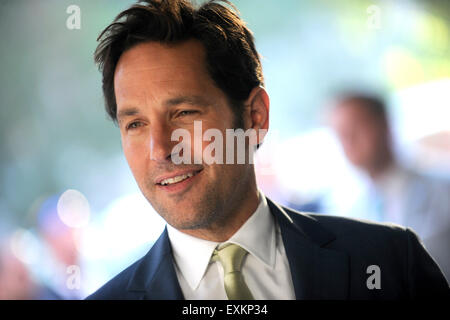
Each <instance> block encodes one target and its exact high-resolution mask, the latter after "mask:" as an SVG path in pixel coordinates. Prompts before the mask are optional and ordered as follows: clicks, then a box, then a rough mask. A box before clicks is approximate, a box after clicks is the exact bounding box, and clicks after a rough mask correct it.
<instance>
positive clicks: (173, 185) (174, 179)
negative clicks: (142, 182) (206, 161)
mask: <svg viewBox="0 0 450 320" xmlns="http://www.w3.org/2000/svg"><path fill="white" fill-rule="evenodd" d="M202 171H203V169H200V170H190V171H185V172H180V173H175V174H173V175H171V176H169V177H163V178H159V179H157V182H156V185H157V186H158V187H159V188H161V189H163V190H165V191H180V190H182V189H184V188H186V187H188V186H189V185H191V183H192V182H193V181H194V180H195V178H196V176H197V175H198V174H199V173H200V172H202Z"/></svg>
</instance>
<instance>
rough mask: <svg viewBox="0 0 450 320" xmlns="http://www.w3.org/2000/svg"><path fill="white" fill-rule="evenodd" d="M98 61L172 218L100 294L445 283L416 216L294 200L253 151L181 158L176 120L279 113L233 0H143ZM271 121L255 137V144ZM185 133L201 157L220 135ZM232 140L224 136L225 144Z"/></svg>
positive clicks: (134, 161)
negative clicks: (377, 217)
mask: <svg viewBox="0 0 450 320" xmlns="http://www.w3.org/2000/svg"><path fill="white" fill-rule="evenodd" d="M96 61H97V62H98V63H99V64H100V67H101V70H102V72H103V90H104V94H105V99H106V108H107V111H108V113H109V115H110V116H111V117H112V118H113V119H114V120H117V122H118V125H119V128H120V132H121V138H122V145H123V149H124V153H125V156H126V158H127V161H128V163H129V165H130V168H131V170H132V172H133V175H134V177H135V179H136V181H137V183H138V185H139V187H140V189H141V191H142V193H143V194H144V196H145V197H146V198H147V199H148V201H149V202H150V203H151V204H152V206H153V207H154V208H155V210H156V211H157V212H158V213H159V214H160V215H161V216H162V217H163V218H164V219H165V220H166V221H167V223H168V225H167V228H166V229H165V231H164V232H163V233H162V235H161V236H160V238H159V239H158V240H157V241H156V243H155V244H154V245H153V247H152V248H151V250H150V251H149V252H148V253H147V255H145V256H144V257H143V258H142V259H140V260H139V261H137V262H136V263H134V264H133V265H131V266H130V267H128V268H127V269H125V270H124V271H123V272H121V273H120V274H118V275H117V276H116V277H115V278H113V279H112V280H111V281H109V282H108V283H107V284H105V285H104V286H103V287H102V288H100V289H99V290H98V291H97V292H96V293H94V294H93V295H91V296H90V297H89V298H90V299H183V298H185V299H349V298H350V299H372V298H375V299H394V298H400V297H420V296H427V295H444V294H446V293H447V291H448V285H447V283H446V280H445V278H444V277H443V275H442V273H441V272H440V270H439V267H438V266H437V265H436V263H435V262H434V261H433V259H432V258H431V257H430V256H429V255H428V253H427V252H426V251H425V250H424V248H423V247H422V246H421V244H420V242H419V240H418V239H417V237H416V236H415V234H414V233H413V232H411V231H410V230H407V229H404V228H401V227H396V226H385V225H380V224H370V223H363V222H360V221H353V220H347V219H343V218H336V217H326V216H320V215H306V214H302V213H299V212H295V211H292V210H289V209H288V208H283V207H281V206H279V205H277V204H276V203H274V202H272V201H271V200H270V199H268V198H266V197H265V196H264V195H263V194H262V193H261V192H259V190H258V188H257V184H256V179H255V171H254V167H253V165H252V163H251V161H248V160H246V162H245V163H239V162H237V163H236V162H234V163H228V161H227V163H226V164H220V163H209V164H208V163H206V162H205V161H201V162H200V163H199V162H195V161H193V162H194V164H187V163H183V164H174V161H173V160H174V159H175V158H177V157H178V156H180V155H179V154H176V152H174V150H178V149H177V148H176V146H177V145H178V143H179V141H178V140H176V139H175V140H174V139H172V138H173V133H174V132H175V131H176V130H178V129H183V130H184V132H188V133H190V135H189V136H190V137H193V136H195V132H194V131H195V125H196V123H197V124H198V123H201V124H202V129H203V130H204V131H205V132H206V131H208V130H210V129H215V130H216V132H217V131H219V132H221V133H222V134H223V136H225V135H226V131H227V129H228V130H229V129H236V128H242V129H244V130H249V129H253V130H255V131H256V132H262V133H264V130H267V129H268V126H269V98H268V95H267V93H266V91H265V90H264V88H263V75H262V69H261V63H260V60H259V57H258V53H257V51H256V49H255V46H254V43H253V36H252V34H251V32H250V30H249V29H248V28H247V27H246V26H245V24H244V22H243V21H242V20H241V19H240V18H239V16H238V15H237V13H236V12H235V11H233V10H232V9H230V8H229V7H228V6H226V4H222V3H219V2H217V1H212V2H207V3H205V4H203V5H202V6H200V7H199V8H197V9H196V8H194V7H193V6H192V5H191V4H190V3H189V2H187V1H184V0H170V1H169V0H167V1H156V0H155V1H147V3H146V4H144V5H142V4H141V5H135V6H133V7H132V8H130V9H128V10H126V11H124V12H122V13H121V14H119V16H118V17H117V19H116V21H115V23H113V24H112V25H110V26H109V27H108V28H107V29H106V30H105V31H104V32H103V33H102V35H101V36H100V45H99V47H98V48H97V51H96ZM263 135H264V134H258V137H257V139H256V140H254V139H247V140H246V144H245V148H246V150H245V152H246V155H248V154H251V150H254V149H255V148H257V145H258V144H260V143H261V142H262V137H263ZM216 139H217V136H216ZM184 142H185V143H186V144H187V145H188V146H189V145H190V147H189V148H190V149H186V148H184V149H182V152H180V153H183V156H185V155H186V154H185V152H188V153H189V154H190V157H189V158H194V157H195V156H198V154H199V151H200V153H202V151H205V150H207V149H208V148H209V143H207V142H205V141H203V142H202V144H201V145H200V148H198V145H197V147H196V141H184ZM199 149H200V150H199ZM229 150H230V148H229V145H227V143H226V146H225V147H224V150H222V151H226V152H227V153H228V151H229ZM235 151H238V150H235ZM215 152H216V154H217V153H220V149H216V150H215ZM202 154H204V153H202ZM246 159H247V158H246ZM203 160H204V159H203ZM234 160H236V159H234ZM191 163H192V162H191ZM124 214H126V213H124ZM367 272H369V274H368V273H367ZM372 273H373V274H372Z"/></svg>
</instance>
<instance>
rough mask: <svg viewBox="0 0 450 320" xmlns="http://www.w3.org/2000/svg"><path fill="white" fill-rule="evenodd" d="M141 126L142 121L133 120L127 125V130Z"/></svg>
mask: <svg viewBox="0 0 450 320" xmlns="http://www.w3.org/2000/svg"><path fill="white" fill-rule="evenodd" d="M141 126H142V122H139V121H134V122H131V123H130V124H129V125H127V130H132V129H137V128H139V127H141Z"/></svg>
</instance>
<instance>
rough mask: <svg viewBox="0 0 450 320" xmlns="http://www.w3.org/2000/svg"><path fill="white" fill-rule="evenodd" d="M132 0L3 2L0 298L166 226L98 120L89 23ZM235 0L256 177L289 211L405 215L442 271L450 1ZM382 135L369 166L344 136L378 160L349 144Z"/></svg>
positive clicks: (122, 261)
mask: <svg viewBox="0 0 450 320" xmlns="http://www.w3.org/2000/svg"><path fill="white" fill-rule="evenodd" d="M131 3H133V1H107V0H96V1H91V0H90V1H88V0H75V1H74V0H71V1H65V0H43V1H39V2H38V1H30V0H28V1H26V0H1V1H0V38H1V39H2V44H1V46H0V67H1V73H0V299H36V298H39V299H79V298H84V297H86V296H87V295H88V294H90V293H92V292H93V291H95V290H96V289H97V288H99V287H100V286H101V285H102V284H103V283H105V282H106V281H107V280H109V279H110V278H112V277H113V276H114V275H115V274H117V273H118V272H119V271H121V270H122V269H123V268H125V267H126V266H128V265H129V264H130V263H132V262H133V261H135V260H136V259H137V258H139V257H140V256H142V255H144V254H145V253H146V252H147V251H148V250H149V248H150V247H151V245H152V243H153V242H154V241H155V240H156V239H157V237H158V236H159V234H160V233H161V231H162V230H163V228H164V221H163V220H162V219H161V218H160V217H159V216H158V215H157V214H156V213H155V212H154V210H153V209H152V208H151V206H150V205H149V204H148V203H147V202H146V200H145V199H144V198H143V196H141V194H140V192H139V189H138V187H137V185H136V183H135V181H134V179H133V177H132V175H131V172H130V170H129V168H128V165H127V163H126V160H125V158H124V156H123V154H122V150H121V145H120V135H119V131H118V128H117V127H116V126H115V125H114V124H113V123H112V122H111V121H110V120H108V119H107V117H106V113H105V112H104V108H103V97H102V91H101V77H100V73H99V72H98V70H97V68H96V66H95V65H94V62H93V52H94V50H95V47H96V38H97V36H98V35H99V33H100V32H101V30H103V28H104V27H106V26H107V25H108V24H109V23H110V22H111V21H112V20H113V18H114V17H115V16H116V15H117V14H118V13H119V12H120V11H122V10H123V9H125V8H127V7H128V6H129V5H130V4H131ZM233 3H234V4H235V5H236V6H237V8H238V9H239V10H240V12H241V14H242V16H243V18H244V20H246V21H247V23H248V25H249V27H250V29H252V30H253V32H254V35H255V38H256V46H257V49H258V50H259V52H260V54H261V55H262V56H263V60H262V62H263V70H264V74H265V81H266V87H267V91H268V93H269V95H270V98H271V110H270V113H271V114H270V116H271V119H270V131H269V135H268V137H267V140H266V141H265V142H264V144H263V145H262V147H261V148H260V150H259V151H258V152H257V159H256V168H257V175H258V182H259V186H260V188H261V190H262V191H263V192H264V193H265V194H266V195H267V196H269V197H271V198H272V199H274V200H276V201H279V202H281V203H282V204H286V205H289V206H291V207H294V208H297V209H299V210H305V211H316V212H320V213H323V214H335V215H345V216H352V217H355V218H360V219H371V220H378V221H388V222H395V223H401V224H404V225H407V226H409V227H411V228H413V229H414V230H415V231H416V232H417V233H418V234H419V236H420V237H421V238H422V239H423V241H424V243H425V245H426V247H427V248H428V249H429V251H430V252H431V254H432V255H433V257H434V258H435V259H436V260H437V261H438V262H439V264H440V265H441V268H442V269H443V270H444V272H446V274H447V278H449V276H450V257H449V251H450V250H449V242H450V240H449V216H450V200H449V199H450V187H449V184H450V2H449V1H445V0H442V1H438V0H428V1H425V0H422V1H420V0H403V1H382V0H376V1H375V0H373V1H366V0H352V1H349V0H346V1H343V0H342V1H329V0H326V1H325V0H321V1H301V0H283V1H282V2H280V1H275V0H265V1H263V2H261V1H259V0H235V1H233ZM71 5H75V7H73V6H72V7H71ZM78 9H79V13H80V21H79V22H80V23H79V25H77V21H76V20H74V18H73V14H74V13H76V12H77V10H78ZM343 93H351V94H359V95H365V96H371V97H374V96H375V97H377V98H378V99H379V100H380V101H382V102H384V103H385V105H386V112H387V117H386V118H387V126H385V127H383V128H381V127H379V126H377V125H376V124H375V125H373V126H372V125H371V123H372V120H371V119H374V117H370V116H369V117H368V118H367V117H366V118H365V120H364V121H367V126H361V125H360V128H356V127H355V128H354V130H353V131H352V132H351V133H348V132H347V133H343V132H341V131H340V129H339V128H340V127H339V124H338V123H337V120H336V119H340V120H339V121H341V122H339V121H338V122H339V123H340V126H341V128H342V126H343V128H350V127H352V126H351V123H352V121H357V123H362V122H358V121H359V120H358V119H359V118H358V116H355V115H353V116H354V117H353V118H352V115H348V114H347V115H346V113H345V112H343V113H342V114H341V113H340V112H341V111H343V110H347V111H348V110H350V109H351V110H353V109H357V107H355V106H354V105H353V106H350V107H349V106H347V105H345V104H346V102H345V101H346V100H345V99H342V95H343ZM338 97H340V98H338ZM358 101H359V102H361V101H360V100H358ZM347 102H348V101H347ZM347 104H348V103H347ZM354 104H355V103H354ZM356 104H357V103H356ZM362 104H364V103H362ZM366 104H367V103H366ZM346 108H347V109H346ZM350 113H351V112H350ZM359 116H362V115H359ZM343 119H344V120H343ZM355 119H356V120H355ZM342 121H344V122H342ZM345 121H347V122H345ZM361 121H362V120H361ZM342 123H346V124H345V125H343V124H342ZM369 127H371V128H372V129H373V130H372V133H370V132H369V133H367V132H366V131H367V130H366V129H367V128H369ZM352 128H353V127H352ZM380 128H381V129H380ZM358 130H359V131H358ZM376 130H381V131H376ZM383 130H384V131H383ZM377 132H378V133H377ZM382 132H388V133H389V134H388V135H387V136H388V137H389V139H390V140H389V141H390V144H386V145H384V146H383V148H384V149H383V150H388V149H389V154H392V155H391V156H390V157H387V158H386V157H384V158H383V157H382V158H381V160H380V161H384V162H383V163H384V164H385V166H384V167H377V169H379V170H378V171H377V174H376V175H375V174H373V172H374V171H373V170H371V169H373V168H372V167H371V166H369V165H367V163H368V162H365V163H363V162H357V161H355V157H353V158H352V151H351V150H352V149H351V146H350V145H351V144H352V143H354V146H353V148H354V151H353V153H354V152H356V151H357V152H359V151H360V150H363V149H364V148H365V149H364V150H366V149H367V150H369V149H370V150H372V151H368V152H367V154H366V155H369V156H370V157H371V159H375V158H377V157H378V156H377V155H379V154H384V153H383V152H382V151H380V149H377V148H381V147H380V146H378V147H376V146H375V144H376V143H375V142H374V141H376V139H374V140H373V141H372V140H370V139H369V138H368V139H366V140H365V141H360V142H359V143H361V144H362V145H364V147H358V146H357V140H358V139H356V140H355V137H365V136H367V137H369V136H371V134H372V137H377V136H379V135H380V134H381V133H382ZM346 134H347V137H348V136H349V135H353V138H352V139H353V140H351V139H350V140H351V141H350V140H348V139H347V140H345V137H346ZM360 140H361V139H360ZM349 141H350V142H349ZM352 141H353V142H352ZM346 143H347V144H346ZM372 143H373V145H372ZM372 147H373V148H372ZM355 150H356V151H355ZM358 150H359V151H358ZM353 155H354V154H353ZM377 159H378V158H377ZM372 162H373V161H372ZM382 169H383V170H384V169H386V170H384V171H383V170H382ZM374 190H375V192H374ZM380 190H381V192H379V191H380ZM405 190H412V191H408V192H406V191H405ZM377 192H378V193H381V194H383V195H384V200H380V197H378V198H376V199H378V200H374V199H375V197H372V196H371V195H373V194H375V193H377ZM386 199H388V200H386ZM389 199H391V200H389ZM380 203H381V204H382V205H380ZM406 204H407V205H406ZM387 208H389V209H387Z"/></svg>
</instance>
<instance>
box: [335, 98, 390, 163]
mask: <svg viewBox="0 0 450 320" xmlns="http://www.w3.org/2000/svg"><path fill="white" fill-rule="evenodd" d="M358 103H359V102H356V101H346V102H342V103H341V104H340V105H338V106H337V107H336V108H335V109H334V110H333V111H332V118H331V125H332V127H333V129H334V130H335V132H336V134H337V136H338V138H339V140H340V142H341V144H342V147H343V149H344V153H345V155H346V156H347V158H348V159H349V161H350V162H351V163H352V164H353V165H355V166H357V167H360V168H363V169H368V168H371V167H372V166H373V165H374V164H376V163H377V161H379V158H380V157H384V155H385V153H386V152H385V151H386V150H384V149H385V148H386V147H387V146H386V143H385V142H386V128H385V126H384V125H383V124H382V123H381V121H380V120H379V119H377V118H375V117H374V116H373V115H372V114H370V112H368V111H367V110H365V109H364V108H361V107H360V106H358V105H357V104H358Z"/></svg>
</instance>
